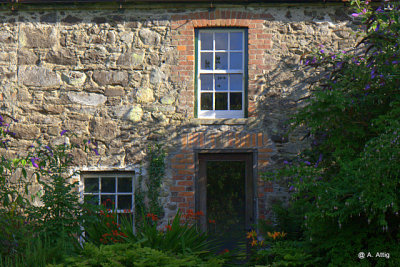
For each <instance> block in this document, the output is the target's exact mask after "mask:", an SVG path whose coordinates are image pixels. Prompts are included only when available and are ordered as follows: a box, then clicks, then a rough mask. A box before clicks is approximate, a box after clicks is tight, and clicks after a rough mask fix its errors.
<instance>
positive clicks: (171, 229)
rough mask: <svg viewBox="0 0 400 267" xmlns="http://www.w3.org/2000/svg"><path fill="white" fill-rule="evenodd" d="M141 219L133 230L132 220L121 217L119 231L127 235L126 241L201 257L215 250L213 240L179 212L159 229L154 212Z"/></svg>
mask: <svg viewBox="0 0 400 267" xmlns="http://www.w3.org/2000/svg"><path fill="white" fill-rule="evenodd" d="M143 217H144V216H143ZM143 221H144V222H145V223H144V224H143V225H142V226H141V227H140V228H138V229H136V232H134V231H133V229H132V221H130V220H128V219H126V218H123V219H122V221H121V231H122V232H123V233H125V234H126V235H127V237H126V241H127V242H130V243H134V244H140V245H141V246H143V247H150V248H153V249H157V250H160V251H169V252H173V253H179V254H188V253H189V254H191V253H196V254H198V255H200V256H202V257H203V256H204V257H208V256H210V255H212V254H213V253H215V251H216V245H215V241H213V240H210V239H209V237H208V236H207V235H206V234H205V233H202V232H201V231H199V230H198V229H197V228H196V226H195V225H193V224H189V223H188V222H187V221H184V220H183V219H182V216H181V214H180V212H178V213H177V214H176V216H175V217H174V219H173V221H172V222H170V223H169V224H168V225H167V226H165V228H164V229H161V230H160V229H158V228H157V223H156V217H154V214H147V215H146V218H143Z"/></svg>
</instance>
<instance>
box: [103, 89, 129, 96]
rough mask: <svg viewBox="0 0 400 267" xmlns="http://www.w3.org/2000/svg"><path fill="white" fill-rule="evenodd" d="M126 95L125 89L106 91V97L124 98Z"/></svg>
mask: <svg viewBox="0 0 400 267" xmlns="http://www.w3.org/2000/svg"><path fill="white" fill-rule="evenodd" d="M124 94H125V91H124V88H121V87H114V88H106V90H104V95H105V96H122V95H124Z"/></svg>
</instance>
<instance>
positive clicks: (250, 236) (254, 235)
mask: <svg viewBox="0 0 400 267" xmlns="http://www.w3.org/2000/svg"><path fill="white" fill-rule="evenodd" d="M246 237H247V239H250V238H255V237H257V233H256V231H254V230H251V231H250V232H248V233H247V235H246Z"/></svg>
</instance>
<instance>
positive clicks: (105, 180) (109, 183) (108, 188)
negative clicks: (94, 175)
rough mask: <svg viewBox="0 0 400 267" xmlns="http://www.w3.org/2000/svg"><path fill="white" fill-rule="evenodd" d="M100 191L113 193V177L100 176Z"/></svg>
mask: <svg viewBox="0 0 400 267" xmlns="http://www.w3.org/2000/svg"><path fill="white" fill-rule="evenodd" d="M101 192H102V193H115V178H113V177H112V178H109V177H102V178H101Z"/></svg>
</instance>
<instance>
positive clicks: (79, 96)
mask: <svg viewBox="0 0 400 267" xmlns="http://www.w3.org/2000/svg"><path fill="white" fill-rule="evenodd" d="M67 95H68V98H69V100H70V101H71V102H74V103H77V104H81V105H88V106H98V105H102V104H104V103H105V102H106V101H107V97H105V96H104V95H100V94H95V93H85V92H68V94H67Z"/></svg>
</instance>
